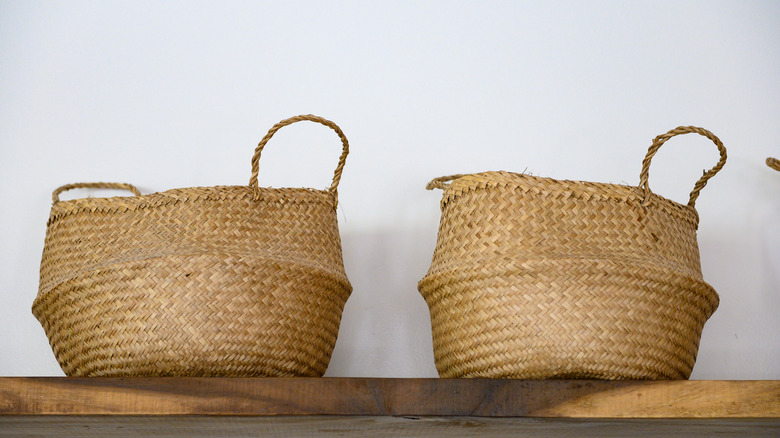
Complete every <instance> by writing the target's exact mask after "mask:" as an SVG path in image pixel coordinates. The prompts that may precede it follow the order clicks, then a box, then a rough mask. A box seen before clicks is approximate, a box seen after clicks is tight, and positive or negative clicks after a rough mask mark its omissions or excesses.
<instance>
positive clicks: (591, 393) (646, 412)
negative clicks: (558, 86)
mask: <svg viewBox="0 0 780 438" xmlns="http://www.w3.org/2000/svg"><path fill="white" fill-rule="evenodd" d="M8 415H11V416H20V415H37V416H41V415H120V416H132V415H140V416H158V415H163V416H182V415H189V416H192V415H209V416H300V415H336V416H414V417H446V416H462V417H537V418H601V419H620V418H633V419H641V418H702V419H708V418H710V419H711V418H722V419H725V418H753V419H757V418H773V419H777V418H780V381H684V380H680V381H598V380H492V379H380V378H64V377H49V378H47V377H0V417H3V416H8Z"/></svg>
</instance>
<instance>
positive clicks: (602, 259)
mask: <svg viewBox="0 0 780 438" xmlns="http://www.w3.org/2000/svg"><path fill="white" fill-rule="evenodd" d="M678 129H679V128H678ZM659 146H660V145H659ZM722 156H723V160H725V149H723V155H722ZM647 164H648V165H649V160H648V162H647ZM721 166H722V164H721ZM716 171H717V170H716ZM456 177H457V178H456V179H455V178H447V179H454V181H453V182H452V183H451V184H447V185H443V184H440V185H439V187H441V188H443V189H444V197H443V199H442V203H441V207H442V218H441V223H440V227H439V234H438V242H437V246H436V250H435V253H434V256H433V261H432V264H431V267H430V270H429V271H428V273H427V274H426V276H425V277H424V278H423V279H422V280H421V281H420V283H419V290H420V293H421V294H422V296H423V297H424V298H425V300H426V302H427V303H428V306H429V308H430V313H431V323H432V329H433V344H434V356H435V360H436V366H437V369H438V371H439V374H440V375H441V376H442V377H490V378H525V379H539V378H601V379H679V378H688V376H689V375H690V373H691V370H692V368H693V365H694V362H695V359H696V354H697V350H698V345H699V339H700V337H701V332H702V328H703V326H704V323H705V321H706V320H707V319H708V318H709V317H710V315H711V314H712V313H713V312H714V311H715V309H716V308H717V306H718V295H717V294H716V293H715V291H714V290H713V289H712V288H711V287H710V286H709V285H708V284H706V283H705V282H704V281H703V279H702V274H701V268H700V262H699V252H698V245H697V241H696V228H697V224H698V216H697V213H696V211H695V210H694V208H693V201H691V205H689V206H685V205H680V204H677V203H675V202H672V201H669V200H667V199H665V198H662V197H660V196H657V195H655V194H652V193H650V192H649V187H647V190H644V189H643V188H640V187H631V186H623V185H614V184H600V183H588V182H577V181H561V180H554V179H550V178H540V177H535V176H530V175H522V174H515V173H509V172H485V173H479V174H474V175H457V176H456ZM705 182H706V180H705ZM702 186H703V184H702ZM699 190H700V188H699ZM696 195H698V190H697V191H696ZM692 198H693V199H695V197H693V196H692Z"/></svg>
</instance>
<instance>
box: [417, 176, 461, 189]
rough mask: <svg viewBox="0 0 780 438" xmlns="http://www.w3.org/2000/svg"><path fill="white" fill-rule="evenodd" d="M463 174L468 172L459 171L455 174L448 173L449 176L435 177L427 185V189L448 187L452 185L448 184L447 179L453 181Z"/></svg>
mask: <svg viewBox="0 0 780 438" xmlns="http://www.w3.org/2000/svg"><path fill="white" fill-rule="evenodd" d="M462 176H466V174H463V173H458V174H455V175H448V176H440V177H438V178H434V179H432V180H431V182H429V183H428V184H427V185H426V186H425V190H433V189H442V190H444V189H446V188H447V187H449V186H450V185H449V184H447V181H452V180H454V179H458V178H460V177H462Z"/></svg>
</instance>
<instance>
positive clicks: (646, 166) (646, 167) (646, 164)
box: [639, 126, 726, 208]
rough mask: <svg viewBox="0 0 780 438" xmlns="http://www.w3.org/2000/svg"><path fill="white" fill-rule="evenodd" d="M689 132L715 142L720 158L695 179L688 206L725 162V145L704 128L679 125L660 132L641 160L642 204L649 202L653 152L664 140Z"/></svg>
mask: <svg viewBox="0 0 780 438" xmlns="http://www.w3.org/2000/svg"><path fill="white" fill-rule="evenodd" d="M691 133H694V134H699V135H703V136H704V137H707V138H709V139H710V140H712V142H713V143H715V146H717V147H718V151H720V159H719V160H718V163H717V164H716V165H715V167H713V168H712V169H710V170H708V171H706V172H704V174H703V175H702V177H701V178H700V179H699V180H698V181H696V184H695V185H694V186H693V191H692V192H691V196H690V199H689V200H688V206H689V207H692V208H693V207H694V205H695V204H696V198H698V197H699V192H700V191H701V189H703V188H704V186H706V185H707V181H708V180H709V179H710V178H712V177H713V176H715V174H716V173H718V172H719V171H720V169H722V168H723V165H724V164H726V147H725V146H723V143H722V142H721V141H720V139H719V138H718V137H716V136H715V134H713V133H711V132H710V131H708V130H706V129H704V128H697V127H695V126H679V127H677V128H674V129H672V130H671V131H669V132H667V133H666V134H661V135H659V136H658V137H656V138H655V139H654V140H653V144H652V145H651V146H650V148H649V149H648V150H647V155H646V156H645V159H644V160H643V161H642V172H641V173H640V174H639V187H640V188H641V189H642V190H643V191H644V195H645V199H644V200H643V201H642V205H647V204H648V203H649V202H650V194H651V193H652V192H651V191H650V184H649V183H648V182H647V179H648V177H649V172H650V160H651V159H652V158H653V156H654V155H655V153H656V152H658V149H660V148H661V145H663V144H664V143H665V142H666V140H669V139H670V138H672V137H674V136H676V135H681V134H691Z"/></svg>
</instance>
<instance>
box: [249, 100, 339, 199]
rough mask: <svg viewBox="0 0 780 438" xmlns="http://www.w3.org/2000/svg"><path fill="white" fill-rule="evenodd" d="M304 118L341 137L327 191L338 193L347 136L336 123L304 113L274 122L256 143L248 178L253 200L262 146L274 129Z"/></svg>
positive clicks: (257, 191) (255, 192)
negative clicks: (340, 147) (325, 127)
mask: <svg viewBox="0 0 780 438" xmlns="http://www.w3.org/2000/svg"><path fill="white" fill-rule="evenodd" d="M304 120H308V121H311V122H316V123H320V124H322V125H325V126H327V127H328V128H330V129H332V130H334V131H336V134H338V136H339V138H340V139H341V143H342V144H343V145H344V147H343V148H342V151H341V156H340V157H339V163H338V165H337V166H336V170H335V171H334V172H333V182H332V183H331V185H330V188H328V191H329V192H330V193H331V194H332V195H333V197H334V198H337V196H338V194H337V191H336V190H337V188H338V185H339V181H340V180H341V172H342V171H343V170H344V163H346V161H347V155H348V154H349V141H348V140H347V136H345V135H344V132H342V131H341V128H339V127H338V125H336V124H335V123H333V122H331V121H330V120H327V119H324V118H322V117H319V116H314V115H311V114H306V115H301V116H295V117H290V118H289V119H285V120H282V121H281V122H279V123H277V124H275V125H274V126H273V127H271V129H270V130H269V131H268V134H266V135H265V137H263V139H262V140H260V143H258V144H257V148H256V149H255V154H254V155H253V156H252V176H251V177H250V178H249V187H251V188H252V190H253V191H254V197H255V200H258V199H259V198H260V191H259V190H258V187H257V175H258V173H259V170H260V153H261V152H263V148H264V147H265V144H266V143H268V140H270V139H271V137H273V135H274V134H276V131H278V130H279V129H281V128H283V127H285V126H287V125H291V124H293V123H295V122H300V121H304Z"/></svg>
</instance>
